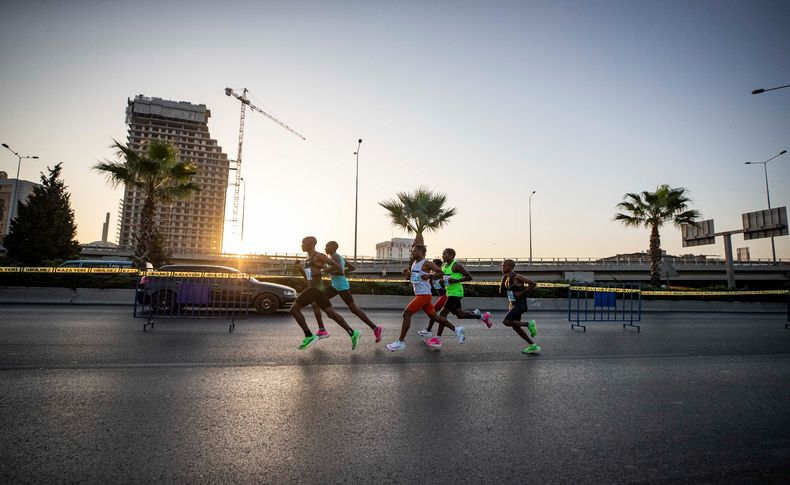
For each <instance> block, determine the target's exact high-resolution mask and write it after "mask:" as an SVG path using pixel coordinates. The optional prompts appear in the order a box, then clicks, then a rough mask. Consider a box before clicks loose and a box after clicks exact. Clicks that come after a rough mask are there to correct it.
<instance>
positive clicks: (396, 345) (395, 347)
mask: <svg viewBox="0 0 790 485" xmlns="http://www.w3.org/2000/svg"><path fill="white" fill-rule="evenodd" d="M405 348H406V342H401V341H400V340H396V341H394V342H392V343H391V344H387V350H389V351H390V352H398V351H399V350H403V349H405Z"/></svg>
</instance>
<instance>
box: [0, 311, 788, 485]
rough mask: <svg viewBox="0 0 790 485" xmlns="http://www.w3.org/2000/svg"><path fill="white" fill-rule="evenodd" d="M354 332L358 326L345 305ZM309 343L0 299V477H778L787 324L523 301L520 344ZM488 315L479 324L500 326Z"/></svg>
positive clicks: (393, 328)
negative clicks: (532, 306)
mask: <svg viewBox="0 0 790 485" xmlns="http://www.w3.org/2000/svg"><path fill="white" fill-rule="evenodd" d="M343 314H344V315H345V316H346V317H347V318H348V319H349V321H350V322H351V323H352V324H353V326H355V327H357V328H363V327H364V325H363V324H361V322H359V321H358V320H356V319H355V318H354V317H353V316H351V315H349V314H347V313H343ZM370 315H371V317H372V318H373V319H374V321H377V322H381V323H382V324H383V325H384V326H385V335H384V342H382V343H381V344H378V345H376V344H374V343H373V339H372V334H371V332H366V333H365V335H364V337H363V340H362V342H361V343H360V346H359V347H358V348H357V350H356V351H354V352H352V351H351V348H350V342H349V340H348V338H347V337H345V336H344V335H342V334H341V332H340V331H339V329H338V328H337V327H336V326H335V327H333V324H332V322H331V321H329V322H328V328H329V329H330V331H332V333H333V334H332V336H331V337H330V338H329V339H327V340H322V341H319V342H317V343H316V344H315V345H313V346H312V347H311V348H309V349H308V350H306V351H298V350H296V346H297V344H298V343H299V341H300V340H301V333H300V331H299V329H298V328H297V326H296V324H295V323H293V321H292V320H291V319H290V317H289V315H287V314H279V315H275V316H270V317H259V316H251V318H250V319H249V320H247V321H242V322H239V323H238V324H237V326H236V330H235V332H234V333H232V334H229V333H228V332H227V325H226V322H218V321H160V322H158V323H157V324H156V327H155V329H154V330H153V331H149V332H147V333H143V332H142V330H141V327H142V321H140V320H134V319H132V318H131V316H130V315H129V312H128V310H127V309H125V308H118V307H73V306H41V307H37V306H0V416H2V419H1V420H0V436H1V437H2V439H1V440H0V457H2V459H0V481H2V482H3V483H9V482H11V483H14V482H37V483H42V482H47V483H49V482H152V481H153V482H169V483H170V482H179V483H230V482H246V483H286V482H299V483H612V482H618V483H625V482H656V483H699V482H708V483H714V482H726V483H733V482H736V483H737V482H753V481H755V480H761V481H767V482H785V483H786V482H787V480H788V479H790V330H785V329H784V316H782V315H775V314H774V315H770V314H745V315H744V314H665V313H662V314H653V315H647V316H645V318H644V320H643V322H642V325H643V326H642V332H641V333H636V332H634V331H632V330H623V329H622V328H621V327H620V325H619V324H617V323H596V324H592V325H590V326H589V327H588V331H587V332H586V333H581V332H574V331H572V330H571V329H570V327H569V324H568V323H567V322H566V321H565V318H564V317H565V315H562V314H558V313H545V314H541V313H534V314H533V317H535V318H536V319H537V320H538V331H539V333H538V337H537V341H538V342H539V343H540V344H541V345H542V346H543V353H542V354H541V355H538V356H525V355H523V354H521V353H520V352H519V351H520V349H521V348H523V347H524V345H523V344H522V342H521V341H520V339H518V337H517V336H516V335H515V333H514V332H513V331H512V330H510V329H508V328H505V327H502V326H499V325H497V326H495V327H494V328H493V329H490V330H488V329H485V328H484V327H483V325H482V324H480V323H477V322H474V321H466V323H467V325H466V328H467V338H468V340H467V342H466V343H464V344H457V343H456V342H455V338H454V337H453V336H452V335H450V336H448V338H445V345H444V348H443V350H442V351H441V352H432V351H428V350H426V349H425V348H424V347H423V345H422V343H421V342H420V339H419V338H418V336H417V335H416V330H417V329H419V328H421V326H422V324H424V320H423V319H421V318H417V319H415V325H413V327H412V331H411V333H410V338H409V339H408V340H407V343H408V346H407V349H406V351H405V352H403V353H398V354H392V353H390V352H388V351H387V350H386V349H385V348H384V343H387V342H390V341H392V340H393V339H394V338H395V336H396V334H397V332H398V329H399V327H400V318H399V315H398V313H397V312H392V311H380V312H370ZM501 317H502V314H499V313H497V314H495V318H496V319H497V320H501Z"/></svg>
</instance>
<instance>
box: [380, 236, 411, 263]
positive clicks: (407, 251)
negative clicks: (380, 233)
mask: <svg viewBox="0 0 790 485" xmlns="http://www.w3.org/2000/svg"><path fill="white" fill-rule="evenodd" d="M412 244H414V239H409V238H406V237H395V238H392V239H390V240H389V241H384V242H380V243H378V244H376V258H377V259H401V260H405V259H410V258H411V245H412Z"/></svg>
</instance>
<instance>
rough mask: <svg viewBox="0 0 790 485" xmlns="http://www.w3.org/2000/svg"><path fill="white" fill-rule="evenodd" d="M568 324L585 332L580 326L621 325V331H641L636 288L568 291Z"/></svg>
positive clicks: (580, 287)
mask: <svg viewBox="0 0 790 485" xmlns="http://www.w3.org/2000/svg"><path fill="white" fill-rule="evenodd" d="M568 321H569V322H571V329H573V330H576V329H577V328H581V329H582V331H585V332H586V331H587V326H586V325H584V324H583V323H582V322H623V328H626V327H632V328H636V330H637V332H639V331H640V330H641V327H640V326H639V325H637V324H635V323H634V322H640V321H642V292H641V290H640V289H639V285H635V284H622V283H621V284H611V283H606V284H594V283H589V284H583V285H576V286H574V285H571V286H570V287H569V288H568Z"/></svg>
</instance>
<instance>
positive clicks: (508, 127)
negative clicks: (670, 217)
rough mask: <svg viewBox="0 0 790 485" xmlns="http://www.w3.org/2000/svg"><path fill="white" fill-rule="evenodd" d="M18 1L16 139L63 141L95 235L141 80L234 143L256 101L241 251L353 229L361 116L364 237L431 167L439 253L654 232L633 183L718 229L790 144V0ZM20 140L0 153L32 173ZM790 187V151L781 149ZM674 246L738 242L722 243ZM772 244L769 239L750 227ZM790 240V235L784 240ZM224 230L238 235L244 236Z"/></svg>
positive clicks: (544, 247)
mask: <svg viewBox="0 0 790 485" xmlns="http://www.w3.org/2000/svg"><path fill="white" fill-rule="evenodd" d="M3 6H4V8H3V15H2V17H0V61H1V64H0V65H2V69H0V86H2V89H0V110H1V111H0V112H1V113H2V115H0V141H2V142H4V143H8V144H9V145H11V147H12V148H14V149H15V150H17V151H19V152H21V153H22V154H33V155H38V156H39V157H41V159H40V160H32V161H31V160H26V161H23V166H22V177H21V178H23V179H28V180H35V179H37V178H38V173H39V172H40V171H42V170H44V169H45V167H46V166H47V165H52V164H54V163H57V162H62V163H63V167H64V170H63V174H64V178H65V180H66V182H67V184H68V185H69V186H70V190H71V192H72V204H73V207H74V210H75V212H76V218H77V224H78V239H79V240H80V241H81V242H90V241H93V240H97V239H100V237H101V225H102V222H103V220H104V213H105V212H110V213H111V214H112V216H111V234H113V236H114V231H115V224H116V222H117V221H116V213H117V209H118V202H119V199H120V198H121V196H122V190H121V189H117V190H114V189H112V188H110V187H109V186H107V184H106V183H105V181H104V179H103V178H102V177H101V176H100V175H99V174H97V173H95V172H93V171H92V170H91V169H90V168H91V166H92V165H94V164H95V163H96V162H97V161H98V160H101V159H103V158H105V157H111V156H112V155H113V153H112V151H111V150H110V149H109V145H110V144H111V143H112V139H113V138H117V139H119V140H122V141H125V137H126V127H125V125H124V109H125V107H126V100H127V98H128V97H133V96H134V95H136V94H145V95H147V96H156V97H161V98H166V99H173V100H183V101H190V102H193V103H204V104H206V105H207V106H208V108H209V109H210V110H211V115H212V116H211V119H210V120H209V129H210V132H211V135H212V137H213V138H216V139H217V140H219V143H220V145H221V146H222V148H223V151H224V152H225V153H227V154H228V157H229V158H235V156H236V144H237V137H238V122H239V103H238V102H237V101H236V100H234V99H232V98H228V97H226V96H225V94H224V88H225V87H232V88H234V89H240V88H243V87H246V88H248V89H249V90H250V92H251V94H252V95H253V96H254V98H253V102H254V103H256V104H258V105H259V106H261V107H262V108H264V109H266V110H268V111H269V112H271V113H272V114H273V115H275V116H277V117H278V118H280V119H281V120H283V121H284V122H285V123H287V124H289V125H290V126H292V127H293V128H295V129H296V130H298V131H299V132H301V133H302V134H304V135H305V136H306V137H307V141H302V140H300V139H299V138H297V137H295V136H293V135H292V134H291V133H288V132H287V131H285V130H283V129H282V128H281V127H279V126H277V125H276V124H274V123H272V122H271V121H270V120H268V119H266V118H264V117H263V116H259V115H257V114H256V113H252V114H249V115H248V118H247V120H248V121H247V129H246V135H245V145H244V166H243V170H242V172H243V176H244V179H245V180H246V183H247V187H248V189H249V194H248V195H247V203H246V207H247V215H246V227H245V242H244V250H245V251H250V252H290V253H295V252H298V251H299V241H300V240H301V238H302V237H303V236H306V235H315V236H316V237H318V239H319V241H320V242H321V244H323V242H324V241H326V240H327V239H335V240H337V241H338V242H339V243H340V252H341V253H346V254H349V253H351V252H352V251H353V243H354V240H353V235H354V156H353V152H354V151H355V149H356V140H357V139H358V138H362V139H363V140H364V141H363V144H362V149H361V152H360V190H359V201H360V208H359V221H360V223H359V225H360V231H359V248H360V249H359V253H360V254H361V255H375V244H376V243H377V242H380V241H384V240H387V239H389V238H391V237H401V236H404V235H405V234H404V233H402V232H400V231H399V230H397V229H394V228H392V227H391V226H390V224H389V221H388V220H387V218H386V217H385V212H384V210H383V209H382V208H381V207H379V206H378V205H377V202H378V201H381V200H384V199H387V198H390V197H392V196H393V195H394V194H395V193H396V192H398V191H408V190H413V189H414V188H416V187H417V186H418V185H427V186H429V187H431V188H432V189H434V190H438V191H441V192H445V193H446V194H447V195H448V197H449V203H450V205H451V206H455V207H457V209H458V215H457V216H456V217H455V218H454V219H453V221H452V223H451V224H450V225H449V226H448V227H447V228H446V229H444V230H442V231H441V232H439V233H437V234H428V235H427V236H426V242H427V244H428V246H429V253H430V254H438V253H439V252H440V251H441V248H443V247H446V246H452V247H454V248H455V249H456V250H457V252H458V255H459V256H460V257H500V256H516V257H518V256H520V257H524V256H527V255H528V253H529V249H528V228H527V223H528V214H527V197H528V195H529V193H530V192H531V191H532V190H536V191H537V193H536V194H535V196H534V197H533V199H532V200H533V218H532V226H533V253H534V256H535V257H598V256H607V255H611V254H616V253H626V252H636V251H644V250H646V249H647V245H648V231H647V230H641V229H640V230H638V229H627V228H624V227H621V226H620V225H618V224H617V223H615V222H612V218H613V216H614V214H615V212H616V209H615V205H616V204H617V203H618V202H619V201H620V200H621V199H622V196H623V194H624V193H626V192H634V191H642V190H653V189H655V188H656V186H657V185H659V184H663V183H666V184H670V185H672V186H683V187H686V188H687V189H689V191H690V195H691V197H692V199H693V200H694V208H696V209H698V210H700V211H701V212H702V214H703V216H704V218H706V219H709V218H713V219H714V220H715V222H716V228H717V230H725V229H737V228H739V227H740V226H741V213H742V212H746V211H754V210H759V209H764V208H766V200H765V181H764V178H763V171H762V167H761V166H747V165H744V162H746V161H763V160H765V159H767V158H770V157H772V156H773V155H775V154H777V153H779V151H781V150H782V149H790V88H788V89H784V90H778V91H774V92H769V93H765V94H761V95H756V96H753V95H751V94H750V93H751V90H752V89H755V88H761V87H763V88H768V87H774V86H779V85H784V84H790V62H789V61H790V27H788V25H790V2H787V1H775V2H768V1H756V2H746V1H737V2H726V1H679V2H646V1H624V2H615V1H607V2H597V1H578V2H555V1H547V2H505V1H496V2H493V1H491V2H482V1H481V2H416V1H415V2H368V1H365V2H301V1H292V2H265V1H250V2H199V1H191V2H174V1H151V2H147V1H135V2H121V1H102V2H89V1H68V2H61V1H19V2H14V1H6V2H3ZM16 164H17V159H16V158H15V157H14V156H13V155H12V154H11V153H9V152H8V151H5V150H4V151H2V152H0V170H2V171H6V172H8V173H9V177H13V176H14V175H15V173H16ZM769 177H770V183H771V185H770V187H771V202H772V205H773V206H774V207H777V206H786V205H789V204H790V191H789V190H788V189H789V188H790V154H787V155H784V156H783V157H780V158H777V159H776V160H774V161H772V162H771V163H770V164H769ZM662 238H663V239H662V242H663V247H664V248H665V249H666V250H667V251H668V252H669V253H672V254H678V253H687V252H692V251H691V250H693V252H694V253H697V254H700V253H701V254H715V255H720V254H723V249H722V243H721V240H719V241H718V242H717V244H716V245H715V246H702V247H698V248H689V249H688V250H684V249H683V248H681V241H680V231H679V230H678V229H675V228H674V227H671V226H670V227H666V228H665V229H664V230H663V232H662ZM733 242H734V245H735V247H744V246H749V247H750V248H751V253H752V257H762V258H767V257H770V242H769V240H760V241H748V242H744V241H743V240H742V238H741V237H740V236H738V237H736V238H734V240H733ZM776 244H777V252H778V256H779V257H782V258H790V237H782V238H778V239H777V240H776ZM226 247H227V248H231V247H232V242H231V241H228V242H227V243H226Z"/></svg>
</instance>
